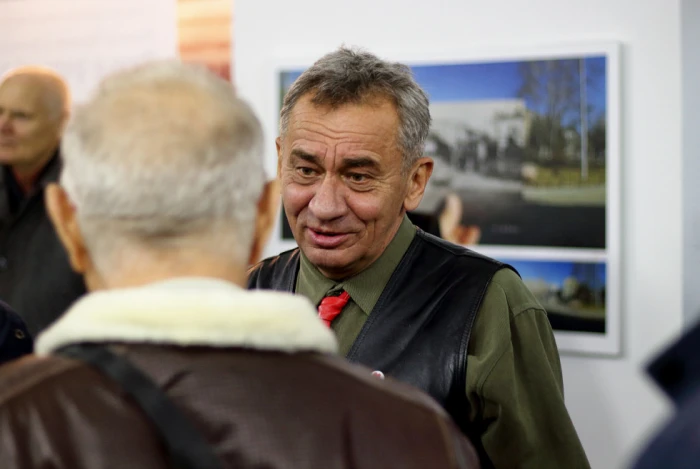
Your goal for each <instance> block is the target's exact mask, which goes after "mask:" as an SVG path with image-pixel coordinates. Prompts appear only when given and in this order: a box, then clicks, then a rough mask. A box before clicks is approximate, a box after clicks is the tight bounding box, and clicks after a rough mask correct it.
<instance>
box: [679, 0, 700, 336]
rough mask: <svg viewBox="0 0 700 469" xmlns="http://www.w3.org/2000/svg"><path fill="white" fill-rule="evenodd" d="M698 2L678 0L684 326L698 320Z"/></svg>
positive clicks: (699, 97) (699, 72) (699, 300)
mask: <svg viewBox="0 0 700 469" xmlns="http://www.w3.org/2000/svg"><path fill="white" fill-rule="evenodd" d="M698 44H700V2H699V1H697V0H681V57H682V58H681V60H682V67H681V69H682V79H681V81H682V83H683V85H682V86H683V88H682V90H683V286H684V288H683V313H684V319H685V321H684V324H683V325H684V326H686V327H692V326H693V325H694V324H695V323H697V321H698V320H700V288H698V279H700V210H698V201H699V200H700V184H698V181H699V180H700V132H699V131H698V130H699V128H698V123H699V122H700V51H698Z"/></svg>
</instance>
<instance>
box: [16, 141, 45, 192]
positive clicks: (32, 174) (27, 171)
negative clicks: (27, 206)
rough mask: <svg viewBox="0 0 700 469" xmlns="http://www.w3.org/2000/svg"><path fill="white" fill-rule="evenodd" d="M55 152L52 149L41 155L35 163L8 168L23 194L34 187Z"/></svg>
mask: <svg viewBox="0 0 700 469" xmlns="http://www.w3.org/2000/svg"><path fill="white" fill-rule="evenodd" d="M55 153H56V151H55V150H52V151H51V153H48V154H47V155H45V156H43V157H42V158H40V159H39V160H37V161H36V163H33V164H31V165H26V166H12V167H11V168H10V170H11V171H12V176H13V177H14V178H15V181H17V185H18V186H19V187H20V189H21V190H22V193H23V194H28V193H30V192H31V191H32V189H34V187H35V186H36V184H37V182H38V181H39V177H40V176H41V173H42V172H43V171H44V168H46V166H47V165H48V164H49V162H50V161H51V159H52V158H53V155H54V154H55Z"/></svg>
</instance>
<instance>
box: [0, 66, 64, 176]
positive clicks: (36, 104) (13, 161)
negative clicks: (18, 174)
mask: <svg viewBox="0 0 700 469" xmlns="http://www.w3.org/2000/svg"><path fill="white" fill-rule="evenodd" d="M45 92H46V91H45V90H43V89H42V87H41V84H40V83H38V82H37V81H36V80H34V79H32V78H31V77H26V76H21V75H20V76H14V77H10V78H8V79H7V80H6V81H5V82H3V83H2V84H0V164H3V165H9V166H12V167H14V168H17V169H19V170H23V169H25V170H26V169H33V168H35V167H36V166H37V164H40V163H42V162H44V161H45V160H46V159H47V157H48V156H50V154H52V153H53V152H54V151H55V149H56V147H57V146H58V142H59V139H60V133H61V127H62V123H63V122H62V120H63V116H60V115H52V113H51V111H52V110H51V109H49V107H48V103H47V102H46V99H45V96H44V95H43V94H42V93H45ZM59 112H60V111H59Z"/></svg>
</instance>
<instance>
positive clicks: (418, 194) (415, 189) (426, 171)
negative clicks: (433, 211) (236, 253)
mask: <svg viewBox="0 0 700 469" xmlns="http://www.w3.org/2000/svg"><path fill="white" fill-rule="evenodd" d="M431 174H433V159H432V158H428V157H427V156H424V157H423V158H419V159H418V161H416V162H415V163H414V164H413V169H411V172H410V174H409V178H408V188H407V191H406V198H405V199H404V201H403V206H404V208H405V209H406V211H407V212H410V211H411V210H415V209H416V208H418V205H419V204H420V201H421V200H422V199H423V194H424V193H425V186H427V184H428V179H430V175H431Z"/></svg>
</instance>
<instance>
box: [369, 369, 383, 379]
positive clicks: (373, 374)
mask: <svg viewBox="0 0 700 469" xmlns="http://www.w3.org/2000/svg"><path fill="white" fill-rule="evenodd" d="M372 376H374V377H375V378H379V379H384V373H382V372H381V371H379V370H376V371H373V372H372Z"/></svg>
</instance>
